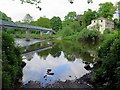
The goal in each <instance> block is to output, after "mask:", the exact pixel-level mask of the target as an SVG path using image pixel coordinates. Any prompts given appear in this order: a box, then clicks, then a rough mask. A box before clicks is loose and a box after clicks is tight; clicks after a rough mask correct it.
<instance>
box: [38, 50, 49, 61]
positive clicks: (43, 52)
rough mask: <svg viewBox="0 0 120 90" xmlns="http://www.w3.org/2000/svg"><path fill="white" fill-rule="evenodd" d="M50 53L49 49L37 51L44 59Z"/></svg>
mask: <svg viewBox="0 0 120 90" xmlns="http://www.w3.org/2000/svg"><path fill="white" fill-rule="evenodd" d="M49 53H50V49H49V50H45V51H42V52H38V55H39V56H40V57H42V58H44V59H46V57H47V56H48V55H49Z"/></svg>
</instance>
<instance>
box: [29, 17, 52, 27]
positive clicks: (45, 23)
mask: <svg viewBox="0 0 120 90" xmlns="http://www.w3.org/2000/svg"><path fill="white" fill-rule="evenodd" d="M30 24H32V25H35V26H40V27H45V28H51V25H50V20H49V19H48V18H46V17H40V18H39V19H38V20H37V21H32V22H31V23H30Z"/></svg>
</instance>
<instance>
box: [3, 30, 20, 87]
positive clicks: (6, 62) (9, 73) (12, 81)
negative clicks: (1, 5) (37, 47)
mask: <svg viewBox="0 0 120 90" xmlns="http://www.w3.org/2000/svg"><path fill="white" fill-rule="evenodd" d="M21 66H22V57H21V51H20V48H19V47H17V46H16V45H15V43H14V39H13V38H12V37H11V36H10V35H9V34H7V33H6V32H4V31H3V33H2V88H12V87H15V86H17V84H16V83H17V80H18V79H20V78H22V67H21Z"/></svg>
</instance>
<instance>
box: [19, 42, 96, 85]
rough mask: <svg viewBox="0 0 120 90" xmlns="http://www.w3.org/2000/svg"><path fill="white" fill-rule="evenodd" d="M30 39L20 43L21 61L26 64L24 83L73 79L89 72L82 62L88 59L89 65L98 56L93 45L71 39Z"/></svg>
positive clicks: (45, 82) (49, 82) (43, 83)
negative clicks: (52, 40)
mask: <svg viewBox="0 0 120 90" xmlns="http://www.w3.org/2000/svg"><path fill="white" fill-rule="evenodd" d="M21 42H22V41H21ZM30 42H31V44H28V43H30ZM30 42H25V43H26V44H25V43H24V45H22V44H21V46H22V47H21V48H22V50H23V61H24V62H25V63H26V66H25V67H24V68H23V77H22V81H23V84H26V83H28V82H29V81H30V80H31V81H40V83H41V84H42V85H46V84H52V83H54V82H56V81H66V80H75V79H77V78H80V77H82V76H83V75H85V74H86V73H89V72H90V71H89V70H86V69H85V68H84V66H85V62H89V63H90V66H91V67H92V64H93V63H94V62H95V60H96V58H97V51H96V49H97V47H98V45H96V44H88V43H81V42H73V41H57V42H51V41H44V42H36V41H30ZM32 43H33V44H32Z"/></svg>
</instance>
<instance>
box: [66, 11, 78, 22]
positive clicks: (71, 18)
mask: <svg viewBox="0 0 120 90" xmlns="http://www.w3.org/2000/svg"><path fill="white" fill-rule="evenodd" d="M76 19H77V14H76V12H75V11H73V12H69V13H68V14H67V15H66V16H65V21H74V20H76Z"/></svg>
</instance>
